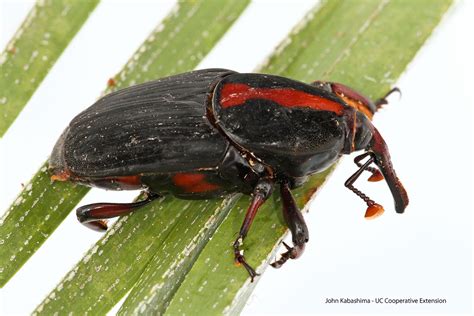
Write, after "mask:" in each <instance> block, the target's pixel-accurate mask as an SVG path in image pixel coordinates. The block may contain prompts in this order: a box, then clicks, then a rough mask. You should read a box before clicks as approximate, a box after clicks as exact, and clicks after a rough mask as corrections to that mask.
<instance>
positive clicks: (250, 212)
mask: <svg viewBox="0 0 474 316" xmlns="http://www.w3.org/2000/svg"><path fill="white" fill-rule="evenodd" d="M272 191H273V180H270V179H268V178H262V179H260V180H259V181H258V183H257V185H256V186H255V188H254V190H253V194H252V202H251V203H250V206H249V208H248V209H247V213H246V214H245V219H244V222H243V223H242V227H241V228H240V232H239V237H237V239H236V240H235V242H234V244H233V247H234V260H235V263H236V264H237V265H242V266H244V268H245V269H246V270H247V272H248V273H249V275H250V281H251V282H253V279H254V278H255V277H256V276H258V273H257V272H255V270H254V269H253V268H252V267H251V266H250V265H249V264H248V263H247V261H246V260H245V257H244V255H243V251H242V250H240V247H241V246H242V245H243V243H244V239H245V237H246V236H247V233H248V231H249V229H250V226H251V225H252V222H253V220H254V218H255V215H257V211H258V209H259V208H260V206H262V204H263V203H265V201H266V200H267V199H268V197H269V196H270V194H272Z"/></svg>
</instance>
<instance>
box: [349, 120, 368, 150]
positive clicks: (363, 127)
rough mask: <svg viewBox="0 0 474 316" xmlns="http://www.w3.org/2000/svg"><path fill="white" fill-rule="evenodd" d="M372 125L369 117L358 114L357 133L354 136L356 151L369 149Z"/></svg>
mask: <svg viewBox="0 0 474 316" xmlns="http://www.w3.org/2000/svg"><path fill="white" fill-rule="evenodd" d="M370 126H371V123H370V121H369V119H368V118H367V116H365V115H363V114H362V113H360V112H357V116H356V131H355V136H354V144H353V148H354V150H362V149H365V148H367V146H368V145H369V143H370V140H371V139H372V130H371V128H370Z"/></svg>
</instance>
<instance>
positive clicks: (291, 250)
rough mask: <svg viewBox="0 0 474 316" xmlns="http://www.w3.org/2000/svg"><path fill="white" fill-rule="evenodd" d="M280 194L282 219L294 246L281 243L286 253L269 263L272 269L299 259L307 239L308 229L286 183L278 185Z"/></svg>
mask: <svg viewBox="0 0 474 316" xmlns="http://www.w3.org/2000/svg"><path fill="white" fill-rule="evenodd" d="M280 194H281V199H282V202H283V217H284V218H285V222H286V225H287V226H288V228H289V229H290V231H291V236H292V241H293V245H294V246H293V247H290V246H288V245H287V244H286V243H285V242H283V245H284V246H285V247H286V250H287V251H286V252H285V253H282V254H281V258H280V259H278V260H276V261H275V262H273V263H271V266H272V267H274V268H280V267H281V266H282V265H283V264H285V262H287V261H288V259H297V258H299V257H300V256H301V255H302V254H303V252H304V248H305V245H306V243H307V242H308V239H309V233H308V227H307V226H306V223H305V221H304V218H303V215H302V214H301V212H300V210H299V209H298V206H297V205H296V202H295V199H294V198H293V195H292V194H291V191H290V188H289V186H288V183H282V184H280Z"/></svg>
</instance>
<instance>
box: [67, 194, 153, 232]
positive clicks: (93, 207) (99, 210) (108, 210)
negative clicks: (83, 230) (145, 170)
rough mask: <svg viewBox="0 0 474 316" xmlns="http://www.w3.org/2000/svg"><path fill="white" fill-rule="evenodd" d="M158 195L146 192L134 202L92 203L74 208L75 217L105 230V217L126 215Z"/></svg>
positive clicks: (101, 230)
mask: <svg viewBox="0 0 474 316" xmlns="http://www.w3.org/2000/svg"><path fill="white" fill-rule="evenodd" d="M158 197H160V196H159V195H158V194H156V193H150V192H147V198H146V199H144V200H143V201H139V202H134V203H94V204H88V205H84V206H81V207H79V208H78V209H77V210H76V215H77V219H78V220H79V222H80V223H81V224H83V225H84V226H86V227H88V228H90V229H92V230H95V231H99V232H103V231H106V230H107V222H106V221H105V219H107V218H113V217H117V216H122V215H126V214H128V213H130V212H132V211H134V210H136V209H137V208H140V207H142V206H144V205H147V204H148V203H150V202H151V201H153V200H155V199H156V198H158Z"/></svg>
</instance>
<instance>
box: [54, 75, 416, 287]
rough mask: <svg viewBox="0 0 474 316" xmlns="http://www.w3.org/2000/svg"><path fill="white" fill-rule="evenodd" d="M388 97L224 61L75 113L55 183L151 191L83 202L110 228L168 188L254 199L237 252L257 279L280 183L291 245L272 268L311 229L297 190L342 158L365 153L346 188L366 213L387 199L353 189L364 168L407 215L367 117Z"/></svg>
mask: <svg viewBox="0 0 474 316" xmlns="http://www.w3.org/2000/svg"><path fill="white" fill-rule="evenodd" d="M393 91H396V89H392V90H391V91H389V93H388V94H390V93H392V92H393ZM388 94H387V95H386V96H385V97H384V98H382V99H379V100H377V101H375V102H372V101H371V100H370V99H368V98H366V97H364V96H363V95H362V94H360V93H358V92H356V91H355V90H353V89H351V88H349V87H347V86H345V85H343V84H340V83H334V82H323V81H315V82H313V83H311V84H305V83H302V82H299V81H295V80H292V79H288V78H284V77H279V76H273V75H267V74H257V73H237V72H234V71H231V70H227V69H204V70H197V71H192V72H186V73H182V74H178V75H174V76H170V77H166V78H163V79H159V80H156V81H151V82H147V83H143V84H139V85H136V86H132V87H129V88H126V89H123V90H119V91H116V92H113V93H110V94H108V95H106V96H104V97H102V98H101V99H99V100H98V101H97V102H96V103H95V104H93V105H92V106H91V107H89V108H87V109H86V110H85V111H83V112H82V113H80V114H79V115H77V116H76V117H75V118H74V119H73V120H72V121H71V122H70V124H69V126H68V127H67V128H66V129H65V131H64V132H63V134H62V135H61V137H60V138H59V140H58V141H57V143H56V145H55V147H54V149H53V152H52V154H51V158H50V170H51V172H52V174H53V175H52V179H53V180H61V181H66V180H68V181H74V182H78V183H81V184H85V185H89V186H95V187H100V188H105V189H112V190H143V191H145V192H146V194H147V198H146V199H145V200H143V201H140V202H135V203H120V204H119V203H96V204H90V205H85V206H82V207H80V208H78V209H77V217H78V219H79V221H80V222H81V223H83V224H84V225H86V226H88V227H89V228H92V229H95V230H99V231H103V230H106V229H107V224H106V222H105V219H107V218H112V217H116V216H120V215H124V214H128V213H130V212H132V211H134V210H136V209H138V208H140V207H141V206H143V205H145V204H148V203H150V202H151V201H153V200H154V199H156V198H157V197H159V196H161V195H163V194H166V193H170V194H172V195H174V196H176V197H177V198H182V199H210V198H217V197H223V196H225V195H228V194H230V193H233V192H241V193H244V194H249V195H251V196H252V199H251V203H250V206H249V207H248V210H247V213H246V214H245V219H244V222H243V224H242V227H241V229H240V232H239V235H238V237H237V239H236V240H235V242H234V244H233V250H234V257H235V262H236V263H237V264H239V265H242V266H243V267H245V269H246V270H247V272H248V273H249V275H250V277H251V280H252V281H253V279H254V277H255V276H257V275H258V274H257V273H256V271H255V270H254V269H253V268H252V267H251V266H250V265H249V264H248V263H247V261H246V260H245V257H244V255H243V251H242V250H241V247H242V244H243V241H244V239H245V237H246V236H247V233H248V232H249V229H250V226H251V224H252V222H253V220H254V218H255V216H256V214H257V212H258V209H259V207H260V206H261V205H262V204H263V203H265V201H266V200H267V198H268V197H269V196H270V195H271V194H272V192H273V190H274V188H275V187H278V188H279V190H280V195H281V198H282V204H283V207H282V209H283V217H284V220H285V222H286V224H287V226H288V228H289V229H290V232H291V234H292V242H293V246H289V245H286V244H285V246H286V248H287V251H286V252H284V253H283V254H282V255H281V258H280V259H278V260H276V261H275V262H273V263H272V266H273V267H276V268H278V267H280V266H282V265H283V264H284V263H285V262H286V261H287V260H288V259H296V258H298V257H299V256H301V254H302V253H303V251H304V248H305V244H306V243H307V242H308V239H309V233H308V228H307V226H306V224H305V221H304V218H303V216H302V214H301V213H300V211H299V209H298V207H297V205H296V203H295V200H294V198H293V195H292V193H291V190H292V189H294V188H296V187H298V186H300V185H302V184H303V183H305V181H306V180H307V178H308V176H310V175H312V174H314V173H317V172H320V171H323V170H325V169H327V168H328V167H329V166H330V165H331V164H333V163H334V162H335V161H336V160H337V159H338V158H339V157H341V156H342V155H348V154H350V153H352V152H355V151H363V153H362V154H361V155H359V156H357V157H356V158H355V163H356V164H357V166H358V167H359V168H358V170H357V171H356V172H355V173H354V174H353V175H352V176H351V177H349V179H348V180H347V181H346V183H345V186H346V187H347V188H349V189H350V190H351V191H353V192H354V193H355V194H357V195H358V196H359V197H360V198H361V199H362V200H364V202H365V203H366V204H367V206H368V208H367V210H366V217H369V218H370V217H375V216H377V215H380V214H381V213H382V212H383V207H382V206H381V205H379V204H377V203H375V202H374V201H373V200H372V199H370V198H369V197H368V196H367V195H365V194H364V193H362V192H361V191H359V190H358V189H357V188H355V187H354V182H355V181H356V180H357V178H358V177H359V176H360V175H361V174H362V172H363V171H369V172H371V173H372V176H371V177H370V178H369V180H371V181H379V180H382V179H385V181H386V182H387V184H388V187H389V188H390V190H391V193H392V195H393V198H394V201H395V210H396V211H397V212H398V213H403V212H404V210H405V208H406V206H407V205H408V195H407V193H406V191H405V189H404V188H403V185H402V183H401V182H400V180H399V179H398V177H397V175H396V174H395V171H394V168H393V166H392V163H391V160H390V155H389V151H388V148H387V145H386V143H385V141H384V139H383V138H382V136H381V135H380V133H379V132H378V131H377V129H376V128H375V127H374V126H373V125H372V123H371V120H370V119H371V118H372V115H373V114H374V113H375V111H377V109H378V108H379V107H380V106H381V105H382V104H384V103H386V97H387V96H388ZM366 158H367V159H366ZM364 159H366V160H365V162H363V160H364ZM372 164H374V165H375V167H374V166H371V165H372Z"/></svg>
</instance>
